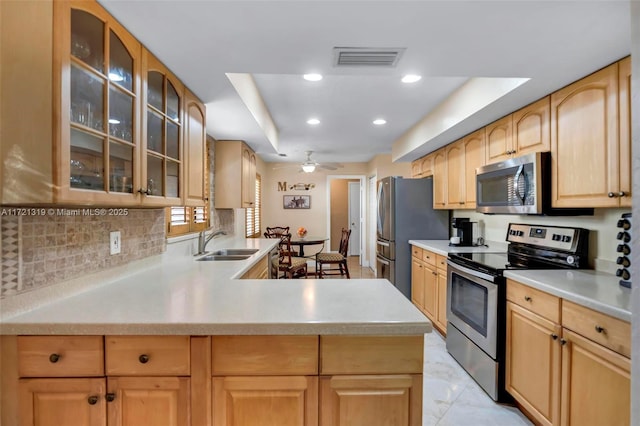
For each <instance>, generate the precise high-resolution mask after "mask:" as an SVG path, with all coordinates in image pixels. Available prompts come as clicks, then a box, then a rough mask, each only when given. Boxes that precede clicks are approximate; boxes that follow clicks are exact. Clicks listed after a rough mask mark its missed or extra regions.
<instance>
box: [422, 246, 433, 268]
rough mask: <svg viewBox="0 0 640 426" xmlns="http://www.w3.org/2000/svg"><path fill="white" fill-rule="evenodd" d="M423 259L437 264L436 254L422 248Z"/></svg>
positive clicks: (430, 263)
mask: <svg viewBox="0 0 640 426" xmlns="http://www.w3.org/2000/svg"><path fill="white" fill-rule="evenodd" d="M422 260H423V261H425V262H426V263H428V264H429V265H432V266H436V254H435V253H433V252H430V251H429V250H422Z"/></svg>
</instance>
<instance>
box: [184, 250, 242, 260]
mask: <svg viewBox="0 0 640 426" xmlns="http://www.w3.org/2000/svg"><path fill="white" fill-rule="evenodd" d="M218 251H220V250H218ZM215 253H216V252H214V253H213V254H208V255H206V256H202V257H199V258H197V259H196V260H197V261H218V262H220V261H223V260H244V259H248V258H250V257H251V255H250V254H215Z"/></svg>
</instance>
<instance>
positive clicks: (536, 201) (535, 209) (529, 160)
mask: <svg viewBox="0 0 640 426" xmlns="http://www.w3.org/2000/svg"><path fill="white" fill-rule="evenodd" d="M476 211H478V212H481V213H489V214H492V213H498V214H534V215H549V216H578V215H593V212H594V209H593V208H552V207H551V153H550V152H536V153H533V154H527V155H523V156H521V157H516V158H510V159H509V160H505V161H501V162H499V163H494V164H488V165H486V166H483V167H478V168H477V169H476Z"/></svg>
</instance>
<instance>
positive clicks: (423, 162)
mask: <svg viewBox="0 0 640 426" xmlns="http://www.w3.org/2000/svg"><path fill="white" fill-rule="evenodd" d="M428 176H433V154H428V155H425V156H424V157H421V158H418V159H417V160H415V161H412V162H411V177H412V178H423V177H428Z"/></svg>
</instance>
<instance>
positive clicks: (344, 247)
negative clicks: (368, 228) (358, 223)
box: [338, 228, 351, 257]
mask: <svg viewBox="0 0 640 426" xmlns="http://www.w3.org/2000/svg"><path fill="white" fill-rule="evenodd" d="M350 236H351V229H344V228H342V237H341V238H340V248H339V249H338V253H340V254H341V255H343V256H344V257H347V252H348V251H349V237H350Z"/></svg>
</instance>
